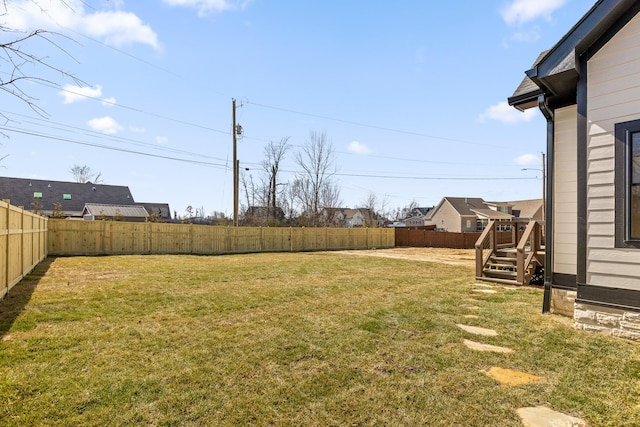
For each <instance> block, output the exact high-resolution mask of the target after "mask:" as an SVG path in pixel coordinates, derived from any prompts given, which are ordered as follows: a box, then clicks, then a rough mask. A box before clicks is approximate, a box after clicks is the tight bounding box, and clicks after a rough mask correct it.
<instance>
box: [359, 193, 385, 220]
mask: <svg viewBox="0 0 640 427" xmlns="http://www.w3.org/2000/svg"><path fill="white" fill-rule="evenodd" d="M388 205H389V196H388V195H384V196H383V197H380V196H378V195H377V194H376V193H374V192H371V193H369V194H368V195H367V197H366V199H364V200H363V201H362V202H360V205H359V206H360V207H362V208H364V209H368V210H369V211H370V212H371V213H372V214H373V218H371V220H372V221H371V222H372V223H370V224H368V226H374V225H375V220H376V219H383V218H385V217H386V216H388V215H387V212H386V210H387V206H388Z"/></svg>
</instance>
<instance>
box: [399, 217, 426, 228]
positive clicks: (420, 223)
mask: <svg viewBox="0 0 640 427" xmlns="http://www.w3.org/2000/svg"><path fill="white" fill-rule="evenodd" d="M404 225H405V226H406V227H424V216H412V217H411V218H405V219H404Z"/></svg>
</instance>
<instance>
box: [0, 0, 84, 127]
mask: <svg viewBox="0 0 640 427" xmlns="http://www.w3.org/2000/svg"><path fill="white" fill-rule="evenodd" d="M31 1H32V3H33V4H35V5H39V3H40V2H39V1H38V0H31ZM59 2H60V3H61V4H63V5H64V6H65V7H70V6H69V4H67V2H66V1H65V0H59ZM9 3H11V2H10V1H9V0H3V1H2V4H1V5H0V17H4V16H6V15H7V14H8V13H9V9H8V4H9ZM40 8H41V9H42V12H43V13H47V12H46V10H45V9H44V7H40ZM0 33H3V35H4V36H3V38H6V39H7V40H4V41H2V42H0V62H2V63H5V64H7V68H6V70H7V71H5V72H3V73H2V74H0V90H2V91H4V92H5V93H7V94H9V95H11V96H14V97H17V98H18V99H20V100H22V101H23V102H25V103H26V104H27V105H28V106H29V107H30V108H31V109H32V110H33V111H35V112H36V113H38V114H40V115H43V116H46V113H45V111H44V110H43V109H42V108H41V107H39V106H38V105H37V101H38V100H37V99H36V98H34V97H32V96H31V95H29V94H28V93H27V92H25V91H24V90H23V84H22V83H27V82H33V81H39V82H43V83H47V84H49V85H56V86H57V84H56V83H55V82H53V81H51V80H48V79H47V78H45V77H43V75H44V74H45V73H46V72H48V71H53V72H55V73H56V74H58V75H62V76H63V77H65V78H69V79H71V80H73V81H74V82H75V83H76V84H77V85H85V82H83V81H82V80H80V79H79V78H77V77H75V76H74V75H73V74H71V73H69V72H67V71H64V70H62V69H61V68H59V67H57V66H55V65H53V64H52V63H51V62H50V61H49V59H50V57H49V56H38V55H36V54H35V53H33V52H31V51H30V50H29V44H30V42H31V43H35V42H37V41H44V42H45V43H47V44H48V45H50V46H51V47H53V48H55V49H56V50H58V52H60V53H63V54H65V55H67V56H69V57H71V55H69V53H67V51H66V50H65V49H64V48H63V47H62V46H61V45H60V44H58V43H57V42H56V39H67V40H71V39H69V37H67V36H64V35H63V34H59V33H54V32H50V31H46V30H42V29H36V30H31V31H28V32H25V31H20V30H18V29H16V28H10V27H8V26H6V25H3V24H0ZM34 68H35V69H38V70H41V75H40V76H36V75H32V74H31V72H29V73H25V70H27V69H28V70H32V69H34ZM3 69H4V68H3Z"/></svg>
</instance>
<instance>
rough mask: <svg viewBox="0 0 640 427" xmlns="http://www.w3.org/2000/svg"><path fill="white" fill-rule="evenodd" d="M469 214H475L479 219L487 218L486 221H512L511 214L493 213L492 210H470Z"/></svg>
mask: <svg viewBox="0 0 640 427" xmlns="http://www.w3.org/2000/svg"><path fill="white" fill-rule="evenodd" d="M471 212H472V213H474V214H476V216H479V217H481V218H487V219H512V218H513V215H511V214H508V213H505V212H498V211H494V210H493V209H471Z"/></svg>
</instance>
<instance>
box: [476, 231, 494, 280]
mask: <svg viewBox="0 0 640 427" xmlns="http://www.w3.org/2000/svg"><path fill="white" fill-rule="evenodd" d="M496 245H497V239H496V227H495V221H489V223H488V224H487V226H486V227H485V229H484V230H483V231H482V234H481V235H480V237H478V240H477V241H476V277H482V271H483V270H484V267H485V266H486V265H487V263H488V262H489V258H490V257H491V255H492V254H493V253H494V252H495V250H496ZM484 250H489V252H488V253H487V255H484V254H483V252H484Z"/></svg>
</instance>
